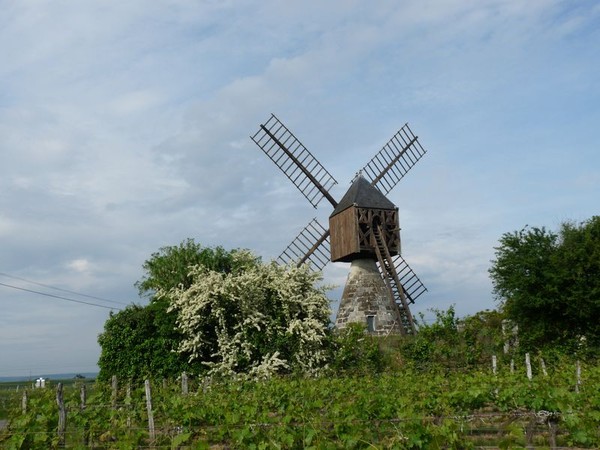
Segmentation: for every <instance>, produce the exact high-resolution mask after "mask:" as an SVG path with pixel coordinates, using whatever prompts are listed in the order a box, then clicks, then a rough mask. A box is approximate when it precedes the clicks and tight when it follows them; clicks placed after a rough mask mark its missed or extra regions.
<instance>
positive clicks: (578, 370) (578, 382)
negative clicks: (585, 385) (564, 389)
mask: <svg viewBox="0 0 600 450" xmlns="http://www.w3.org/2000/svg"><path fill="white" fill-rule="evenodd" d="M575 375H576V381H575V392H579V387H580V386H581V363H580V362H579V360H577V363H576V365H575Z"/></svg>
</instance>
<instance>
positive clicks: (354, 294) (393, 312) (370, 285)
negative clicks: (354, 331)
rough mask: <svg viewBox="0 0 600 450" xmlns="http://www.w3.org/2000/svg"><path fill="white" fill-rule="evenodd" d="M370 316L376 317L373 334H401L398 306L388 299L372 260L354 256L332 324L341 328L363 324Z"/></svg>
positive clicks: (383, 282) (382, 281)
mask: <svg viewBox="0 0 600 450" xmlns="http://www.w3.org/2000/svg"><path fill="white" fill-rule="evenodd" d="M369 316H374V318H375V319H374V326H375V331H374V333H373V334H388V333H392V334H399V333H400V325H399V324H400V314H399V312H398V308H397V306H396V305H395V304H393V303H392V302H391V301H390V297H389V295H388V290H387V287H386V285H385V281H384V280H383V278H382V277H381V275H380V273H379V269H377V264H376V263H375V260H373V259H357V260H354V261H352V264H351V266H350V273H349V274H348V279H347V281H346V286H345V287H344V292H343V294H342V298H341V300H340V306H339V309H338V313H337V317H336V321H335V326H336V327H337V328H339V329H341V328H344V327H345V326H346V325H347V324H348V323H362V324H365V325H366V324H367V318H368V317H369Z"/></svg>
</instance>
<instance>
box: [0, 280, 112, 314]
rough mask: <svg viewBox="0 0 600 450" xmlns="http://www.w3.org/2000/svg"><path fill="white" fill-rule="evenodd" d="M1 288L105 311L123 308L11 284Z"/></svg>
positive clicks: (0, 284) (3, 284)
mask: <svg viewBox="0 0 600 450" xmlns="http://www.w3.org/2000/svg"><path fill="white" fill-rule="evenodd" d="M0 286H5V287H8V288H11V289H18V290H19V291H25V292H31V293H32V294H38V295H44V296H46V297H52V298H57V299H59V300H65V301H67V302H73V303H80V304H82V305H88V306H96V307H98V308H105V309H111V310H112V309H117V310H121V308H115V307H112V306H106V305H99V304H98V303H92V302H84V301H83V300H75V299H73V298H67V297H62V296H60V295H54V294H48V293H47V292H40V291H34V290H33V289H26V288H23V287H19V286H13V285H11V284H5V283H0Z"/></svg>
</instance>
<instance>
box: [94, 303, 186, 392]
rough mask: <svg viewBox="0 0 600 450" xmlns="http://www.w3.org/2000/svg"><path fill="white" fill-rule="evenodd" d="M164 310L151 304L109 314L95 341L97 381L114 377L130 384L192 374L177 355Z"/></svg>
mask: <svg viewBox="0 0 600 450" xmlns="http://www.w3.org/2000/svg"><path fill="white" fill-rule="evenodd" d="M165 309H166V305H163V304H161V303H159V302H153V303H151V304H150V305H148V306H138V305H132V306H128V307H127V308H125V309H124V310H122V311H119V312H118V313H116V314H113V313H112V312H111V314H110V317H109V318H108V320H107V321H106V323H105V324H104V332H103V333H102V334H100V336H99V337H98V343H99V344H100V347H101V349H102V351H101V354H100V358H99V360H98V366H99V367H100V373H99V374H98V379H99V380H104V381H106V380H109V379H110V378H111V377H112V376H113V375H116V376H118V377H119V378H121V379H130V380H133V379H137V380H139V379H144V378H148V377H159V378H163V377H171V376H174V375H175V374H178V373H181V372H183V371H188V372H191V371H193V369H194V367H193V366H191V365H190V364H189V363H188V362H187V360H186V358H185V357H183V356H182V355H180V354H179V353H177V352H176V350H177V346H178V344H179V339H180V338H179V333H178V332H177V330H176V329H175V326H174V323H173V324H171V323H172V322H174V321H171V320H168V319H166V318H165Z"/></svg>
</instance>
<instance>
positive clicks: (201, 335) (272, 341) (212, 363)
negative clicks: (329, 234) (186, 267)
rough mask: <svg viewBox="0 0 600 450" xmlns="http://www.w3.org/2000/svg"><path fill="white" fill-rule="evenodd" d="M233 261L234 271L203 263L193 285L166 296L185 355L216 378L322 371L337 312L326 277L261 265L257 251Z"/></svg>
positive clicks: (192, 272)
mask: <svg viewBox="0 0 600 450" xmlns="http://www.w3.org/2000/svg"><path fill="white" fill-rule="evenodd" d="M233 258H234V262H235V264H234V266H237V268H236V269H234V270H232V271H231V272H229V273H224V272H221V271H215V270H211V269H209V268H207V267H203V266H198V267H196V268H195V269H194V270H193V271H191V272H190V276H191V277H192V280H193V281H192V284H191V286H190V287H188V288H186V287H184V286H180V287H178V288H174V289H171V290H170V291H168V292H163V291H161V292H160V293H159V295H166V296H168V297H169V298H171V299H172V300H171V301H172V303H171V307H170V308H169V310H170V311H176V312H177V315H178V316H177V324H178V326H179V328H180V329H181V331H182V333H183V336H184V338H183V340H182V342H181V345H180V347H179V350H180V351H181V352H182V353H184V354H189V355H190V361H192V362H195V361H199V362H201V363H202V364H204V365H205V366H206V367H208V368H209V369H210V370H209V374H211V375H219V376H227V377H228V376H236V375H241V374H243V375H245V376H249V377H251V378H267V377H270V376H272V375H274V374H276V373H289V372H300V373H311V374H312V373H316V372H318V371H319V370H320V369H321V368H322V367H323V366H324V365H325V364H326V362H327V360H328V353H327V345H328V342H327V340H328V336H329V315H330V310H329V300H328V299H327V297H326V296H325V291H326V289H327V288H326V287H317V286H316V283H317V282H318V281H320V279H321V275H320V274H316V273H313V272H311V271H310V269H309V268H308V267H307V266H302V267H300V268H297V267H287V268H284V267H280V266H277V265H276V264H275V263H271V264H257V263H256V258H255V257H253V256H252V255H251V254H249V253H247V254H244V253H236V254H235V255H233ZM240 268H242V270H240Z"/></svg>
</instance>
